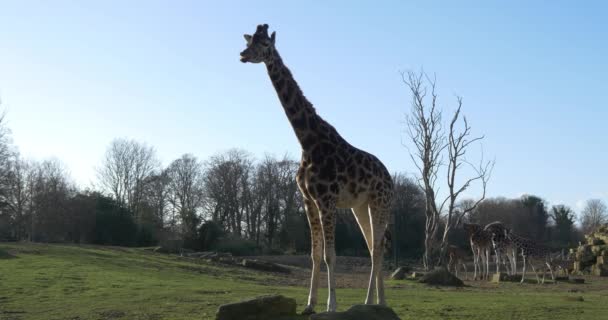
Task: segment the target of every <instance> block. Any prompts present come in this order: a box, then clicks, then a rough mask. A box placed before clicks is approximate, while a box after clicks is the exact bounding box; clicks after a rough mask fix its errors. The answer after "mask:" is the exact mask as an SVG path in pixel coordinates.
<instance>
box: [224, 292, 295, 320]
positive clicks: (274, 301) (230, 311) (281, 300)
mask: <svg viewBox="0 0 608 320" xmlns="http://www.w3.org/2000/svg"><path fill="white" fill-rule="evenodd" d="M295 315H296V300H295V299H291V298H286V297H284V296H281V295H275V296H262V297H257V298H255V299H251V300H246V301H242V302H236V303H230V304H225V305H222V306H220V307H219V308H218V310H217V314H216V315H215V320H271V319H273V318H278V317H285V316H295Z"/></svg>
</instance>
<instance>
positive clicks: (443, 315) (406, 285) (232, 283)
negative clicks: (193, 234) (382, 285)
mask: <svg viewBox="0 0 608 320" xmlns="http://www.w3.org/2000/svg"><path fill="white" fill-rule="evenodd" d="M280 277H285V276H282V275H276V274H268V273H261V272H255V271H250V270H246V269H243V268H239V267H225V266H222V265H216V264H210V263H203V262H198V261H195V260H190V259H186V258H180V257H176V256H169V255H163V254H156V253H152V252H149V251H146V250H143V249H131V248H120V247H96V246H69V245H43V244H23V243H19V244H16V243H0V319H1V320H9V319H10V320H25V319H41V320H42V319H45V320H46V319H49V320H51V319H66V320H67V319H71V320H85V319H214V318H215V312H216V310H217V307H218V306H219V305H220V304H223V303H228V302H235V301H238V300H241V299H245V298H251V297H255V296H258V295H264V294H283V295H285V296H289V297H294V298H296V300H297V303H298V309H302V308H303V306H304V304H305V302H306V297H307V288H306V287H305V286H295V285H289V286H287V285H281V283H282V282H281V281H277V280H280V279H278V278H280ZM468 284H469V285H470V286H469V287H466V288H461V289H446V288H433V287H427V286H424V285H421V284H418V283H415V282H412V281H388V282H387V284H386V286H387V296H388V304H389V305H390V306H391V307H393V308H394V309H395V311H396V312H397V314H398V315H399V316H400V317H401V318H402V319H484V320H485V319H552V320H557V319H597V320H601V319H608V280H606V279H599V278H589V279H587V283H586V284H578V285H576V284H565V283H559V284H557V285H553V284H546V285H542V286H538V285H536V284H524V285H519V284H515V283H502V284H500V285H497V284H489V283H479V282H477V283H472V282H469V283H468ZM363 286H364V284H362V285H361V288H341V289H338V291H337V295H338V304H339V309H342V310H343V309H346V308H347V307H348V306H350V305H353V304H357V303H361V302H362V301H363V299H364V296H365V289H364V288H363ZM320 295H321V301H324V300H325V297H326V290H325V289H323V288H322V289H320ZM581 297H582V300H583V301H580V298H581ZM322 304H323V303H322ZM322 304H321V305H320V306H319V308H318V309H319V310H321V309H323V307H324V306H323V305H322Z"/></svg>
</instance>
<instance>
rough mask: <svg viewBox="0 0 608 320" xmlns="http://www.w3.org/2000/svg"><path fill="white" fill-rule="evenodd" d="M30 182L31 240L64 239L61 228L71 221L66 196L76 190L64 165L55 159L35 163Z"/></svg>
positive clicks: (64, 234) (67, 197) (69, 195)
mask: <svg viewBox="0 0 608 320" xmlns="http://www.w3.org/2000/svg"><path fill="white" fill-rule="evenodd" d="M32 178H33V180H32V181H31V182H30V183H31V186H30V192H31V207H30V208H29V209H30V210H31V212H30V219H31V230H30V237H31V240H33V241H66V240H69V239H67V237H66V236H67V235H66V233H65V232H64V230H66V225H67V224H69V223H71V222H70V217H69V216H68V215H67V214H68V212H69V210H68V200H69V198H70V197H71V196H72V195H73V194H74V193H75V188H74V186H73V183H72V182H71V179H70V178H69V175H68V172H67V169H66V167H65V166H64V165H63V164H62V163H61V162H59V161H58V160H56V159H51V160H45V161H43V162H41V163H37V164H36V165H35V169H34V171H33V175H32Z"/></svg>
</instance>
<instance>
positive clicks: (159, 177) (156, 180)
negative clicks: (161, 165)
mask: <svg viewBox="0 0 608 320" xmlns="http://www.w3.org/2000/svg"><path fill="white" fill-rule="evenodd" d="M169 182H170V178H169V173H168V170H166V169H165V170H162V171H161V172H160V173H157V174H153V175H151V176H150V177H148V179H147V180H146V181H145V183H144V188H145V189H144V190H145V191H144V198H145V200H144V202H145V203H146V204H147V205H148V206H149V207H150V209H151V211H152V215H153V216H154V218H155V221H156V223H157V227H158V228H159V229H163V227H164V226H165V223H166V222H167V208H168V204H169Z"/></svg>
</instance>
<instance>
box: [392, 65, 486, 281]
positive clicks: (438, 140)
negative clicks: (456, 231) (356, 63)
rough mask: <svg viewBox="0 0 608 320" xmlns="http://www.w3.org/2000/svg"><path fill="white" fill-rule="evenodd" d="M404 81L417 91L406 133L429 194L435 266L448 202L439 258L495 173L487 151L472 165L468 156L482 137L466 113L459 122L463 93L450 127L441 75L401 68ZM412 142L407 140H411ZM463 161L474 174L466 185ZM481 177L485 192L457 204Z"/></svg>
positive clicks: (428, 237) (428, 228) (429, 239)
mask: <svg viewBox="0 0 608 320" xmlns="http://www.w3.org/2000/svg"><path fill="white" fill-rule="evenodd" d="M402 79H403V82H404V83H405V84H406V86H407V87H408V89H409V90H410V92H411V94H412V103H411V111H410V113H409V114H407V115H406V125H407V133H408V136H409V138H410V141H411V143H412V144H413V148H408V149H409V151H410V157H411V158H412V161H413V162H414V164H415V165H416V168H417V169H418V173H419V180H418V183H419V185H420V187H421V188H422V190H423V191H424V194H425V200H426V207H425V214H426V223H425V240H424V247H425V251H424V255H423V264H424V266H425V268H427V269H428V268H430V266H431V265H432V263H431V253H432V252H433V250H434V249H435V248H436V245H437V243H436V239H437V232H438V228H439V225H440V219H441V217H442V213H443V210H444V208H445V207H446V205H447V212H446V213H445V216H444V220H443V223H444V229H443V234H442V237H441V242H440V245H439V247H440V249H441V250H440V259H439V262H440V263H442V262H443V259H441V257H443V254H442V253H443V252H444V251H445V249H446V248H447V245H448V242H447V241H448V236H449V233H450V231H451V230H452V228H453V227H454V226H455V225H456V224H457V223H458V222H460V221H461V220H462V218H463V217H464V216H465V215H466V214H467V213H469V212H471V211H472V210H474V209H475V207H477V205H478V204H479V203H480V202H481V201H482V200H483V199H484V198H485V194H486V186H487V182H488V180H489V178H490V175H491V172H492V168H493V166H494V162H493V161H484V160H483V154H482V157H481V160H480V163H479V165H478V166H474V165H472V164H471V163H470V162H469V161H468V160H467V159H466V157H465V155H466V152H467V151H468V149H469V147H470V146H471V144H473V143H475V142H478V141H479V140H481V139H483V137H472V136H471V127H470V126H469V124H468V122H467V120H466V118H465V117H462V127H459V120H460V119H461V108H462V99H461V98H460V97H458V98H457V102H458V108H457V110H456V112H455V113H454V116H453V117H452V119H451V121H450V123H449V131H448V132H447V135H446V132H445V131H444V129H443V125H442V110H441V108H439V107H438V106H437V93H436V90H435V89H436V80H435V78H431V77H429V76H428V75H427V74H426V73H424V72H419V73H416V72H411V71H410V72H407V73H402ZM406 147H407V145H406ZM446 150H447V159H448V163H447V181H446V182H447V186H448V196H447V197H446V198H445V200H443V201H442V202H441V204H440V205H438V199H437V197H438V193H439V187H438V184H437V178H438V173H439V171H440V169H441V167H442V166H443V165H444V163H443V159H444V158H443V157H444V153H445V152H446ZM464 165H469V166H470V167H471V168H472V169H473V170H474V171H475V174H474V175H473V177H471V178H468V179H465V180H464V182H463V183H462V184H461V185H457V180H458V179H457V176H458V173H460V172H461V171H462V167H463V166H464ZM476 181H480V182H481V186H482V190H483V191H482V196H481V197H480V199H479V200H477V201H476V202H475V203H474V204H473V205H471V206H469V207H467V208H457V205H456V204H457V201H458V197H459V196H460V195H461V194H462V193H463V192H464V191H465V190H467V189H468V188H469V187H470V186H471V184H472V183H474V182H476Z"/></svg>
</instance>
